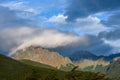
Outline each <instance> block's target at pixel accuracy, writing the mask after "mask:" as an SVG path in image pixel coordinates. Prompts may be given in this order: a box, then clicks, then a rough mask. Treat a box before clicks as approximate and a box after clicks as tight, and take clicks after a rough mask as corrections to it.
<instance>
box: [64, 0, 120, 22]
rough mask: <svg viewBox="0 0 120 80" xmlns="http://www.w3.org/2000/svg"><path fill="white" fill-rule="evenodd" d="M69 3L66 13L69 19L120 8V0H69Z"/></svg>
mask: <svg viewBox="0 0 120 80" xmlns="http://www.w3.org/2000/svg"><path fill="white" fill-rule="evenodd" d="M68 3H69V4H68V6H67V8H66V13H65V15H67V16H68V20H75V19H76V18H79V17H86V16H89V15H91V14H95V13H98V12H104V11H112V10H117V9H120V0H68Z"/></svg>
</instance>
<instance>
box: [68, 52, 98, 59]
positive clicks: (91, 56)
mask: <svg viewBox="0 0 120 80" xmlns="http://www.w3.org/2000/svg"><path fill="white" fill-rule="evenodd" d="M69 58H70V59H71V60H72V61H80V60H84V59H90V60H95V59H97V56H96V55H94V54H93V53H91V52H88V51H77V52H75V53H73V54H71V55H70V56H69Z"/></svg>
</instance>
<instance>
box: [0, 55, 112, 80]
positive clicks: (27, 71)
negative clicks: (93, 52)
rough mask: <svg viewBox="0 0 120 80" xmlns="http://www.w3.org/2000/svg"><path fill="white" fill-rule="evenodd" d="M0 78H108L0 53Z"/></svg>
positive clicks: (51, 79)
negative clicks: (58, 68) (61, 69)
mask: <svg viewBox="0 0 120 80" xmlns="http://www.w3.org/2000/svg"><path fill="white" fill-rule="evenodd" d="M0 80H110V79H108V78H106V77H105V76H104V75H102V74H99V73H92V72H82V71H76V67H75V68H73V69H72V70H71V71H68V72H64V71H60V70H57V69H55V68H53V67H51V66H48V65H44V64H39V63H37V62H33V61H28V60H22V61H16V60H13V59H11V58H9V57H6V56H3V55H0Z"/></svg>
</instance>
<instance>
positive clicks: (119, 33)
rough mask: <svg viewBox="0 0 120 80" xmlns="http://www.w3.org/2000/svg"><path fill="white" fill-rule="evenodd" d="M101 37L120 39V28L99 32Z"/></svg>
mask: <svg viewBox="0 0 120 80" xmlns="http://www.w3.org/2000/svg"><path fill="white" fill-rule="evenodd" d="M99 37H100V38H105V39H108V40H117V39H120V28H119V29H115V30H113V31H110V32H101V33H99Z"/></svg>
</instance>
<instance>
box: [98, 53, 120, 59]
mask: <svg viewBox="0 0 120 80" xmlns="http://www.w3.org/2000/svg"><path fill="white" fill-rule="evenodd" d="M117 57H120V53H116V54H111V55H109V56H98V57H97V58H98V59H100V58H103V59H104V60H106V61H112V60H113V59H115V58H117Z"/></svg>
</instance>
